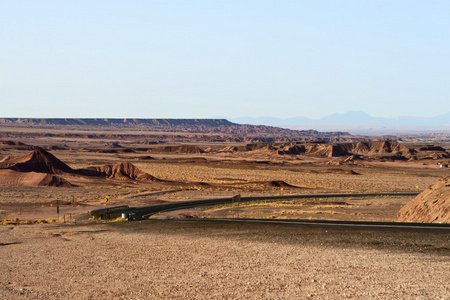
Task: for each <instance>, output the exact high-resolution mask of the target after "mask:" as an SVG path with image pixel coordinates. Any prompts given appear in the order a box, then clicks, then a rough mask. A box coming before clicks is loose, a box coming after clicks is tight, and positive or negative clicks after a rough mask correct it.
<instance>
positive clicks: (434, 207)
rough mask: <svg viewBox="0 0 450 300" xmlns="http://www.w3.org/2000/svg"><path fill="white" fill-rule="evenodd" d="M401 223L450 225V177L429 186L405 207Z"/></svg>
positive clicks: (402, 209) (399, 216) (401, 215)
mask: <svg viewBox="0 0 450 300" xmlns="http://www.w3.org/2000/svg"><path fill="white" fill-rule="evenodd" d="M397 217H398V221H399V222H419V223H450V176H446V177H443V178H442V179H441V180H439V181H438V182H436V183H434V184H432V185H431V186H429V187H428V188H427V189H426V190H425V191H423V192H422V193H420V194H419V195H418V196H417V197H416V198H414V199H413V200H411V201H410V202H409V203H407V204H406V205H405V206H403V207H402V208H401V209H400V210H399V212H398V214H397Z"/></svg>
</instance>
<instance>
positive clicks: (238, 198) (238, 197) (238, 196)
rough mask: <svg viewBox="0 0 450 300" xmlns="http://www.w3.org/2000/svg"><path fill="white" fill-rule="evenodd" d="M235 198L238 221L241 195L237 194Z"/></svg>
mask: <svg viewBox="0 0 450 300" xmlns="http://www.w3.org/2000/svg"><path fill="white" fill-rule="evenodd" d="M236 198H237V218H238V219H239V202H241V194H238V195H237V196H236Z"/></svg>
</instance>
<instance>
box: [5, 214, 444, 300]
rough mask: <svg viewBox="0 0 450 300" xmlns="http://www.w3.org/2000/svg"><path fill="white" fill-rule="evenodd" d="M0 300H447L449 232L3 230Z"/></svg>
mask: <svg viewBox="0 0 450 300" xmlns="http://www.w3.org/2000/svg"><path fill="white" fill-rule="evenodd" d="M0 268H1V273H0V299H305V298H307V299H310V298H312V299H343V298H353V299H449V298H450V286H449V284H448V281H449V278H450V233H449V231H448V230H432V231H428V230H418V229H416V230H412V229H368V228H356V229H353V228H349V227H347V228H345V227H330V226H328V227H327V226H325V227H321V226H298V225H275V224H255V223H232V222H212V221H206V220H205V221H202V220H200V221H171V220H169V221H163V220H149V221H142V222H119V223H105V224H103V223H98V224H84V225H69V224H44V225H30V226H26V225H23V226H0Z"/></svg>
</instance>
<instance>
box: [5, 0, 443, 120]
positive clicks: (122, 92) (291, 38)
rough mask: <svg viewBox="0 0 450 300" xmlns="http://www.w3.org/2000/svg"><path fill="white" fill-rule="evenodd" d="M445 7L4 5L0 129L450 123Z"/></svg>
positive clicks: (399, 0) (377, 2)
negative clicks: (22, 124)
mask: <svg viewBox="0 0 450 300" xmlns="http://www.w3.org/2000/svg"><path fill="white" fill-rule="evenodd" d="M449 15H450V1H413V0H408V1H403V0H396V1H392V0H387V1H383V0H373V1H369V0H368V1H363V0H354V1H345V0H344V1H340V0H332V1H317V0H311V1H301V0H297V1H284V0H278V1H265V0H258V1H253V0H249V1H245V0H240V1H234V0H228V1H223V0H214V1H210V0H208V1H196V0H191V1H185V0H184V1H181V0H180V1H171V0H160V1H151V0H147V1H144V0H141V1H137V0H126V1H125V0H123V1H112V0H108V1H106V0H104V1H98V0H87V1H83V0H79V1H52V0H28V1H27V0H23V1H17V0H10V1H6V0H0V103H1V106H0V117H23V118H25V117H36V118H211V117H214V116H223V117H228V118H235V117H244V116H249V117H260V116H272V117H278V118H289V117H295V116H306V117H310V118H320V117H324V116H326V115H329V114H332V113H344V112H346V111H355V110H361V111H364V112H366V113H368V114H369V115H372V116H377V117H397V116H422V117H432V116H437V115H440V114H443V113H447V112H450V84H449V82H450V80H449V79H450V55H449V53H450V38H449V37H450V18H449V17H448V16H449Z"/></svg>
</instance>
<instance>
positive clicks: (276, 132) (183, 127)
mask: <svg viewBox="0 0 450 300" xmlns="http://www.w3.org/2000/svg"><path fill="white" fill-rule="evenodd" d="M2 127H3V128H13V129H14V128H22V129H23V128H33V129H46V130H44V131H40V132H35V131H31V132H30V131H28V132H27V131H17V130H11V131H8V130H5V131H3V132H1V131H0V138H2V139H18V138H30V137H33V136H34V137H72V138H73V137H90V138H98V139H102V138H109V139H139V140H141V142H143V143H161V142H186V141H192V140H193V139H194V140H196V141H210V142H244V141H245V142H289V141H312V140H323V141H330V142H333V141H351V140H357V139H358V138H357V137H353V136H351V135H350V134H349V133H347V132H319V131H316V130H291V129H285V128H280V127H272V126H264V125H248V124H237V123H232V122H230V121H227V120H225V119H26V118H21V119H19V118H0V128H2ZM55 129H56V130H64V132H61V131H56V132H55V131H53V132H50V131H51V130H55ZM82 130H90V131H91V132H90V133H86V132H82V133H81V132H80V131H82ZM98 130H106V131H109V132H102V133H98V132H95V131H98ZM117 130H119V131H122V132H120V133H113V132H111V131H117ZM130 130H133V131H136V132H134V133H129V132H125V131H130ZM68 131H72V132H68ZM171 133H178V134H171Z"/></svg>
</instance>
